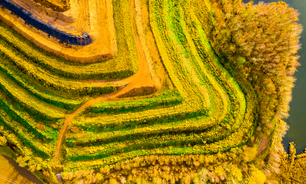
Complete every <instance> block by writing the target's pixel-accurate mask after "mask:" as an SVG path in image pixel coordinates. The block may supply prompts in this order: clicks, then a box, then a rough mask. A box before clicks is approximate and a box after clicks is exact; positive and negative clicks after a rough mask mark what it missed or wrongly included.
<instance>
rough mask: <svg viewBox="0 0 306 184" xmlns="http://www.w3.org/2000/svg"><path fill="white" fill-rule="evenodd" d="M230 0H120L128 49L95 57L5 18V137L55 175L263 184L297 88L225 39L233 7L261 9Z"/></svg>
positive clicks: (1, 93) (0, 81)
mask: <svg viewBox="0 0 306 184" xmlns="http://www.w3.org/2000/svg"><path fill="white" fill-rule="evenodd" d="M84 2H85V1H84ZM84 2H83V3H84ZM86 2H87V1H86ZM90 2H92V1H90ZM222 3H227V4H222ZM222 3H221V2H217V1H216V0H211V1H210V0H205V1H198V0H180V1H177V0H135V1H134V0H129V2H127V1H123V0H113V2H112V5H113V8H114V21H115V22H114V23H115V28H116V41H117V45H118V52H117V53H118V54H117V56H116V57H115V58H113V59H110V60H107V61H101V62H96V63H87V64H84V63H83V64H81V63H75V62H72V61H68V60H65V59H63V58H60V57H58V56H54V55H52V54H50V53H48V52H47V51H44V50H43V49H41V48H39V47H37V46H36V45H35V44H33V43H32V42H31V41H29V40H27V39H25V38H24V37H22V36H21V35H20V34H19V33H17V32H16V31H14V30H13V29H12V28H10V27H9V26H7V25H6V24H5V23H3V22H0V141H1V140H2V137H5V139H6V140H7V143H6V145H7V146H8V147H9V148H10V149H11V150H12V151H14V152H16V153H17V154H18V155H17V156H18V158H17V162H18V163H20V164H21V165H23V166H25V167H26V168H28V169H30V170H31V171H33V172H35V173H36V174H37V175H38V176H39V177H40V179H41V180H42V181H44V182H45V183H48V182H50V181H52V182H53V183H56V182H58V181H57V179H56V174H61V177H62V180H63V181H64V183H76V182H78V181H79V180H83V182H89V183H94V182H95V181H96V182H98V183H99V182H102V183H103V182H105V183H119V181H126V180H127V182H128V183H129V182H131V183H133V182H136V183H146V181H150V182H151V183H162V181H164V182H170V181H171V182H172V183H176V182H183V183H192V182H194V183H200V181H205V182H210V183H224V182H227V183H239V182H242V181H245V183H248V184H254V182H255V183H258V184H263V183H264V181H265V180H266V178H268V180H269V177H270V178H272V175H273V174H272V175H269V174H267V173H268V172H271V173H274V174H275V173H276V169H275V168H278V167H279V161H278V160H279V159H278V158H279V152H278V151H279V150H281V148H282V147H281V146H280V137H281V136H282V135H283V134H284V132H285V130H286V123H285V122H284V121H282V120H281V119H282V116H281V115H282V114H285V113H284V111H282V110H281V108H282V106H280V105H279V106H278V103H279V104H281V105H283V104H285V103H286V101H285V100H286V99H287V98H288V97H286V96H285V95H284V94H286V95H287V94H289V93H290V90H291V88H290V89H289V88H288V89H289V91H288V89H287V88H286V89H283V88H281V87H278V86H277V85H279V84H278V82H277V81H278V79H279V78H276V77H275V76H273V75H272V74H269V73H267V72H264V71H263V70H260V69H258V70H257V69H256V70H252V71H251V72H253V73H247V72H248V71H249V69H250V68H251V67H252V66H249V65H248V64H249V63H248V61H244V62H245V63H243V64H241V58H244V59H245V58H247V56H245V55H242V56H241V55H239V57H234V56H235V55H234V54H233V55H229V54H228V52H227V50H226V49H224V48H225V47H226V44H225V43H223V42H222V41H221V42H222V43H221V42H220V43H218V41H217V40H218V38H219V37H220V35H218V34H225V35H226V34H227V33H226V30H225V31H224V30H223V31H219V29H223V27H224V26H225V23H224V25H223V24H222V21H220V20H221V18H222V16H223V14H224V12H222V11H223V9H222V8H224V7H226V8H225V9H229V10H224V11H233V12H236V13H237V12H238V13H239V11H242V12H244V11H250V10H249V9H248V7H247V6H246V5H245V7H244V8H245V9H243V7H242V5H241V4H239V3H241V2H240V1H235V0H227V1H226V0H225V1H224V2H222ZM280 5H281V4H280ZM231 6H233V7H234V8H232V9H231ZM239 7H240V8H241V10H240V9H239ZM254 11H255V10H254ZM222 13H223V14H222ZM227 13H228V14H227V15H224V16H225V17H228V16H231V15H229V12H227ZM238 13H237V14H238ZM225 14H226V12H225ZM241 14H242V15H241V17H243V16H246V13H241ZM220 17H221V18H220ZM224 19H225V20H227V22H226V24H230V23H231V22H230V20H229V19H226V18H224ZM245 19H247V18H245ZM222 26H223V27H222ZM237 29H238V28H237ZM218 31H219V32H218ZM233 34H234V33H233ZM246 35H247V34H246ZM214 36H215V37H216V39H214V38H213V37H214ZM224 37H225V36H224ZM226 39H228V38H226ZM233 39H234V38H233ZM238 40H239V38H238ZM224 44H225V45H224ZM230 44H233V43H230ZM237 45H239V44H237ZM267 45H268V44H267ZM235 48H236V49H237V50H239V49H240V48H239V46H235ZM232 50H235V49H232ZM232 52H234V51H232ZM237 52H238V51H237ZM254 52H256V51H254ZM240 54H241V53H240ZM237 58H239V59H237ZM239 62H240V63H239ZM250 65H251V64H250ZM248 67H249V68H248ZM250 70H251V69H250ZM161 71H164V73H165V76H166V77H164V76H163V75H164V73H162V72H161ZM285 73H286V72H285ZM252 77H253V78H252ZM282 77H283V78H282V80H283V81H289V82H290V80H292V81H293V79H292V78H289V77H288V78H286V77H287V76H282ZM159 83H160V84H161V85H160V86H159ZM288 85H289V86H290V84H288ZM147 89H151V91H150V90H149V91H146V90H147ZM265 164H266V165H265ZM274 171H275V172H274ZM122 178H124V179H122ZM132 181H133V182H132ZM150 182H149V183H150ZM252 182H253V183H252ZM122 183H124V182H122Z"/></svg>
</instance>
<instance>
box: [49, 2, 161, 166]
mask: <svg viewBox="0 0 306 184" xmlns="http://www.w3.org/2000/svg"><path fill="white" fill-rule="evenodd" d="M129 2H130V16H131V22H132V29H133V33H134V39H135V44H136V49H137V54H138V59H139V70H138V72H137V73H136V74H135V75H133V76H131V77H129V78H126V79H123V80H122V81H120V82H128V85H127V86H126V87H124V88H122V89H121V90H118V91H116V92H114V93H111V94H107V95H103V96H100V97H98V98H95V99H92V100H90V101H88V102H86V103H84V104H83V105H81V106H80V107H79V108H78V109H77V110H75V111H74V112H73V113H72V114H70V115H69V116H68V117H67V118H66V120H65V122H64V125H63V127H62V128H61V130H60V134H59V138H58V141H57V143H56V147H55V155H54V158H53V161H52V162H53V164H54V165H57V164H59V159H60V154H61V146H62V144H63V141H64V139H65V134H66V132H67V131H68V130H69V128H70V127H71V121H72V119H73V118H74V117H75V116H76V115H78V114H79V113H81V112H82V111H83V110H84V109H86V108H87V107H89V106H91V105H92V104H95V103H99V102H102V101H108V100H112V99H115V98H117V97H119V96H121V95H123V94H125V93H127V92H129V91H131V90H132V89H135V88H141V87H143V86H152V87H155V88H156V87H157V88H160V84H157V85H156V82H157V81H156V80H155V81H153V80H152V77H151V73H153V72H154V71H152V70H151V71H150V69H151V68H150V67H149V64H148V60H147V58H148V57H146V54H145V51H144V49H143V48H146V47H145V45H142V43H141V41H140V38H139V37H140V36H139V35H140V34H142V33H140V34H139V33H138V31H137V30H143V29H139V27H137V28H138V29H136V26H137V25H136V22H135V20H136V18H135V16H136V12H135V2H134V0H130V1H129ZM138 26H141V25H140V24H138ZM118 82H119V81H118Z"/></svg>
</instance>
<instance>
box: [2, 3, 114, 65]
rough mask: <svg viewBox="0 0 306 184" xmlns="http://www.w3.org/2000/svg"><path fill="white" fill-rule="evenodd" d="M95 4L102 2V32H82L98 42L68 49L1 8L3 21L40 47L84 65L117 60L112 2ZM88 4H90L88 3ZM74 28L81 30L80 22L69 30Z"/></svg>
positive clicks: (84, 17) (100, 8)
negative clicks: (114, 58) (79, 27)
mask: <svg viewBox="0 0 306 184" xmlns="http://www.w3.org/2000/svg"><path fill="white" fill-rule="evenodd" d="M90 1H92V0H90ZM95 1H96V2H98V3H97V6H96V12H98V14H97V16H96V17H97V19H98V20H97V21H98V24H97V25H99V31H98V32H93V33H90V32H89V31H90V30H89V28H88V26H85V27H84V26H81V28H82V27H84V28H86V30H84V31H88V32H89V33H88V34H89V35H90V36H92V37H93V39H94V42H93V43H92V44H89V45H87V46H76V45H69V47H67V46H65V45H60V44H58V41H59V40H57V39H55V38H48V35H47V34H46V33H44V32H42V31H40V30H37V29H35V28H31V26H29V25H25V24H24V21H23V20H22V19H21V18H16V16H14V15H11V12H10V11H9V10H7V9H2V8H0V19H1V20H2V21H3V22H5V23H6V24H8V25H9V26H11V27H12V28H13V29H15V30H16V31H17V32H19V33H21V34H22V35H23V36H24V37H26V38H27V39H29V40H31V41H32V42H34V43H35V44H36V45H38V46H39V47H41V48H43V49H45V50H47V51H49V52H51V53H53V54H56V55H59V56H61V57H63V58H65V59H69V60H72V61H76V62H81V63H88V62H96V61H97V60H106V59H111V58H113V57H115V55H116V52H117V44H116V35H115V25H114V19H113V7H112V1H110V0H95ZM86 2H87V3H88V0H87V1H86ZM78 19H82V20H83V19H86V20H88V14H86V13H85V14H79V17H78ZM79 25H80V24H79ZM71 26H77V22H75V23H72V24H70V25H69V27H71ZM77 31H79V30H76V33H77ZM72 33H73V32H72Z"/></svg>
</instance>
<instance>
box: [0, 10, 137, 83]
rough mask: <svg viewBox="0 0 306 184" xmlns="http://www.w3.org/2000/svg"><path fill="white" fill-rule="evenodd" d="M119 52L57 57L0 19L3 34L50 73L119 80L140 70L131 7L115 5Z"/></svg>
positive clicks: (63, 75) (78, 77)
mask: <svg viewBox="0 0 306 184" xmlns="http://www.w3.org/2000/svg"><path fill="white" fill-rule="evenodd" d="M114 9H115V10H116V11H117V12H120V13H118V14H114V21H115V28H116V38H117V45H118V55H117V57H116V58H114V59H111V60H107V61H103V62H97V63H88V64H82V63H76V62H72V61H68V60H65V59H63V58H61V57H58V56H54V55H52V54H51V53H49V52H46V51H44V50H43V49H41V48H39V47H38V46H36V45H35V44H34V43H32V42H31V41H29V40H27V39H26V38H24V37H23V36H22V35H20V34H19V33H17V32H16V31H14V30H13V29H11V28H10V27H9V26H7V25H5V24H4V23H3V22H0V30H1V31H0V35H1V36H2V39H3V38H4V39H5V40H6V41H7V42H8V43H10V44H11V45H12V47H15V49H17V50H18V51H19V52H20V53H22V54H23V55H25V57H27V58H28V60H29V61H28V62H32V63H35V64H37V65H38V66H41V67H43V68H44V69H45V70H46V71H48V73H52V74H56V75H59V76H62V77H65V78H71V79H74V80H76V79H78V80H81V79H99V80H101V79H118V78H125V77H128V76H130V75H132V74H134V73H136V71H137V70H138V61H137V54H136V48H135V43H134V39H133V37H131V36H130V35H133V34H132V28H131V23H130V22H131V21H130V15H129V12H128V7H126V5H124V6H121V7H119V6H114Z"/></svg>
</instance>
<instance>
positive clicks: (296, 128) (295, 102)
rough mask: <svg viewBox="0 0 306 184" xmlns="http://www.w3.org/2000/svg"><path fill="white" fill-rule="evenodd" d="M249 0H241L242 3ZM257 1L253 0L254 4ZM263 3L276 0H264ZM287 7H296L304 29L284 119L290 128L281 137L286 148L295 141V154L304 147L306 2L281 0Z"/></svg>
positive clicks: (257, 0)
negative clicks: (287, 112) (292, 86)
mask: <svg viewBox="0 0 306 184" xmlns="http://www.w3.org/2000/svg"><path fill="white" fill-rule="evenodd" d="M249 1H250V0H243V2H244V3H247V2H249ZM259 1H263V0H254V4H257V3H258V2H259ZM263 2H265V3H270V2H278V1H277V0H264V1H263ZM283 2H285V3H287V4H288V5H289V7H292V8H294V9H297V10H298V11H299V13H300V15H299V21H298V23H300V24H302V25H303V28H304V31H303V32H302V34H301V39H300V43H301V44H302V49H300V50H299V51H298V55H300V56H301V57H300V59H299V60H298V61H299V63H301V66H300V67H298V68H297V70H298V72H296V73H295V74H294V76H295V78H296V79H297V80H296V82H295V87H294V88H293V90H292V101H291V102H290V111H289V114H290V117H289V118H288V119H286V120H285V121H286V122H287V123H288V124H289V126H290V129H289V131H288V132H287V134H286V137H285V138H284V139H283V144H284V147H285V149H286V150H288V147H289V142H292V141H293V142H295V143H296V149H297V154H298V153H301V152H303V151H304V149H305V148H306V85H305V84H306V43H305V40H306V31H305V30H306V3H305V0H283Z"/></svg>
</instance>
